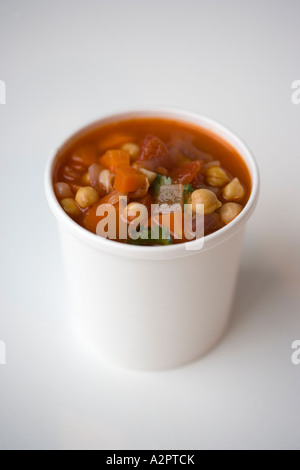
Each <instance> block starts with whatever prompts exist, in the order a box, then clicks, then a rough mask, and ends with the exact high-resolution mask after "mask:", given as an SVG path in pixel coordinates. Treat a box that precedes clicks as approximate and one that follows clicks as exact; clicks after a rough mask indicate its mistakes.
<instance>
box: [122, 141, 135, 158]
mask: <svg viewBox="0 0 300 470" xmlns="http://www.w3.org/2000/svg"><path fill="white" fill-rule="evenodd" d="M121 149H122V150H125V151H126V152H128V153H129V156H130V158H131V160H136V159H137V157H138V154H139V153H140V147H139V146H138V145H137V144H134V143H133V142H127V143H126V144H124V145H122V147H121Z"/></svg>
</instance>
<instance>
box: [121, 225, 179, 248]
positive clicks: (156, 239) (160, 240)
mask: <svg viewBox="0 0 300 470" xmlns="http://www.w3.org/2000/svg"><path fill="white" fill-rule="evenodd" d="M139 233H140V235H139V237H138V238H137V239H136V240H133V239H132V238H130V239H129V240H128V241H127V243H128V244H129V245H149V244H151V245H172V243H173V238H172V237H171V234H170V231H169V230H168V229H167V228H166V227H160V226H158V225H155V226H154V227H152V230H151V228H150V227H147V228H145V227H141V229H140V231H139Z"/></svg>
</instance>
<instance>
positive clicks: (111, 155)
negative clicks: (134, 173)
mask: <svg viewBox="0 0 300 470" xmlns="http://www.w3.org/2000/svg"><path fill="white" fill-rule="evenodd" d="M99 163H100V165H103V166H105V168H108V169H109V170H110V171H111V172H112V173H116V171H117V170H118V168H120V167H121V166H124V165H130V156H129V153H128V152H125V151H124V150H108V151H107V152H106V153H105V154H104V155H103V156H102V157H101V158H100V159H99Z"/></svg>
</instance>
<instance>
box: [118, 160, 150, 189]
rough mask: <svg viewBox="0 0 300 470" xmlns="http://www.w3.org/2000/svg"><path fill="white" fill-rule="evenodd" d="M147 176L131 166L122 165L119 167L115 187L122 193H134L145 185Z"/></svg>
mask: <svg viewBox="0 0 300 470" xmlns="http://www.w3.org/2000/svg"><path fill="white" fill-rule="evenodd" d="M146 181H147V180H146V176H145V175H144V174H143V173H142V172H141V171H139V170H136V169H135V168H132V167H131V166H122V167H121V168H119V169H118V171H117V174H116V178H115V183H114V189H116V190H117V191H119V192H120V193H133V192H135V191H137V190H138V189H141V188H143V187H144V185H145V183H146Z"/></svg>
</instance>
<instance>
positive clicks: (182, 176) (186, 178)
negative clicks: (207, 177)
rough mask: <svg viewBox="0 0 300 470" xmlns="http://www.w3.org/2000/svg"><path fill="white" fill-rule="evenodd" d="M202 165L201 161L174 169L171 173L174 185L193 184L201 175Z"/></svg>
mask: <svg viewBox="0 0 300 470" xmlns="http://www.w3.org/2000/svg"><path fill="white" fill-rule="evenodd" d="M201 165H202V164H201V162H200V161H195V162H190V163H184V164H183V165H181V166H179V167H177V168H174V170H172V171H171V173H170V176H171V178H172V181H173V183H174V184H179V183H181V184H183V185H185V184H189V183H191V182H192V181H193V180H194V179H195V177H196V176H197V174H198V173H199V171H200V169H201Z"/></svg>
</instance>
